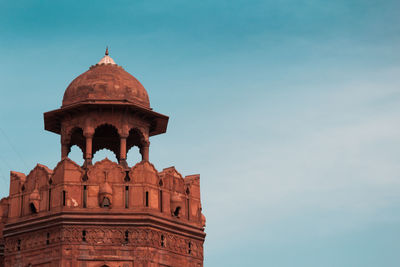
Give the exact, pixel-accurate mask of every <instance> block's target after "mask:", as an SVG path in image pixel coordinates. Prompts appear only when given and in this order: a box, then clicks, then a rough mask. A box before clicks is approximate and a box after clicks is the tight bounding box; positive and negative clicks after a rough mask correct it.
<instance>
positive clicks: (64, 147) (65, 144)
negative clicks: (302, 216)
mask: <svg viewBox="0 0 400 267" xmlns="http://www.w3.org/2000/svg"><path fill="white" fill-rule="evenodd" d="M70 151H71V148H70V146H69V140H66V138H64V137H63V136H61V160H63V159H65V158H66V157H68V154H69V152H70Z"/></svg>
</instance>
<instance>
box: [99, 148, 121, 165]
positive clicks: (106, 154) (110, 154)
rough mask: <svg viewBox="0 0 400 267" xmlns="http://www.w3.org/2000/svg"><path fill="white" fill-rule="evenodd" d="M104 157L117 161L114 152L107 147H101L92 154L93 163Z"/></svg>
mask: <svg viewBox="0 0 400 267" xmlns="http://www.w3.org/2000/svg"><path fill="white" fill-rule="evenodd" d="M105 158H108V159H109V160H111V161H114V162H117V161H118V159H117V157H116V155H115V154H114V152H112V151H111V150H109V149H107V148H103V149H100V150H99V151H97V152H96V153H95V154H94V155H93V164H94V163H96V162H98V161H101V160H103V159H105Z"/></svg>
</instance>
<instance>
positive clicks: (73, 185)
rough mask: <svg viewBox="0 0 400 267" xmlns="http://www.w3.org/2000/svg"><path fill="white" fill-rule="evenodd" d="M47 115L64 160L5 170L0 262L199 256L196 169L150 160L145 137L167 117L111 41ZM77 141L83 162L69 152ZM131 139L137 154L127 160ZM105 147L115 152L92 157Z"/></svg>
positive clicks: (198, 262) (122, 266) (121, 266)
mask: <svg viewBox="0 0 400 267" xmlns="http://www.w3.org/2000/svg"><path fill="white" fill-rule="evenodd" d="M44 122H45V129H46V130H48V131H51V132H54V133H56V134H59V135H60V136H61V161H60V162H59V163H58V164H57V166H56V167H55V168H54V170H51V169H49V168H47V167H46V166H44V165H40V164H38V165H37V166H36V167H35V168H34V169H33V170H32V171H31V172H30V173H29V174H28V175H25V174H23V173H19V172H14V171H11V175H10V176H11V177H10V194H9V196H8V197H6V198H3V199H2V200H1V202H0V216H1V222H0V238H1V239H0V254H1V255H0V266H7V267H19V266H20V267H25V266H41V267H44V266H51V267H53V266H68V267H78V266H79V267H80V266H85V267H107V266H108V267H133V266H135V267H136V266H141V267H151V266H154V267H155V266H157V267H158V266H178V267H180V266H196V267H197V266H203V243H204V238H205V233H204V227H205V217H204V216H203V214H202V213H201V202H200V178H199V175H189V176H186V177H182V175H181V174H180V173H179V172H178V171H177V170H175V168H174V167H170V168H166V169H164V170H162V171H161V172H159V171H157V170H156V168H155V167H154V166H153V165H152V164H151V163H150V162H149V146H150V141H149V138H150V137H151V136H153V135H157V134H162V133H165V132H166V129H167V123H168V117H167V116H165V115H162V114H159V113H156V112H154V111H153V110H152V109H151V108H150V103H149V97H148V95H147V92H146V90H145V89H144V87H143V86H142V85H141V84H140V82H139V81H138V80H136V79H135V78H134V77H133V76H132V75H130V74H129V73H127V72H126V71H125V70H124V69H123V68H122V67H120V66H118V65H116V64H115V63H114V61H113V60H112V58H111V57H109V55H108V51H106V55H105V56H104V57H103V58H102V59H101V61H100V62H99V63H98V64H96V65H94V66H91V67H90V69H89V70H88V71H87V72H85V73H83V74H81V75H80V76H78V77H77V78H76V79H75V80H73V81H72V83H71V84H70V85H69V86H68V88H67V89H66V91H65V94H64V98H63V103H62V106H61V108H59V109H57V110H53V111H50V112H46V113H45V114H44ZM73 145H77V146H78V147H79V148H80V149H81V150H82V152H83V157H84V159H85V163H84V165H83V166H79V165H77V164H76V163H75V162H73V161H72V160H70V159H69V158H68V154H69V152H70V148H71V147H72V146H73ZM133 146H137V147H139V149H140V153H141V155H142V161H141V162H139V163H137V164H136V165H135V166H133V167H129V166H128V164H127V162H126V155H127V151H129V149H130V148H132V147H133ZM103 148H107V149H109V150H111V151H113V152H114V153H115V155H116V157H117V159H118V162H112V161H110V160H108V159H105V160H102V161H100V162H96V163H95V164H93V163H92V156H93V154H95V153H96V151H98V150H100V149H103Z"/></svg>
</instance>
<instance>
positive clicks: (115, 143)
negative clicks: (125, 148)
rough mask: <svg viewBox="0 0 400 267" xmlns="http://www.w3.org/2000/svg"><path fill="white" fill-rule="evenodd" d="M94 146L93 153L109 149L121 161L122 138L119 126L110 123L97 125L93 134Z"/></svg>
mask: <svg viewBox="0 0 400 267" xmlns="http://www.w3.org/2000/svg"><path fill="white" fill-rule="evenodd" d="M92 147H93V150H92V153H93V155H95V154H96V152H97V151H99V150H102V149H108V150H109V151H112V152H113V153H114V157H115V158H116V160H117V161H119V152H120V138H119V134H118V130H117V128H115V127H114V126H112V125H110V124H103V125H100V126H99V127H97V128H96V130H95V132H94V135H93V144H92Z"/></svg>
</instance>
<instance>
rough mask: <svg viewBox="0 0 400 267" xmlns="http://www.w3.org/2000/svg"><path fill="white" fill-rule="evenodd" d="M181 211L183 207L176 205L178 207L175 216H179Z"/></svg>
mask: <svg viewBox="0 0 400 267" xmlns="http://www.w3.org/2000/svg"><path fill="white" fill-rule="evenodd" d="M180 212H181V207H179V206H178V207H176V209H175V211H174V216H175V217H179V214H180Z"/></svg>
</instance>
